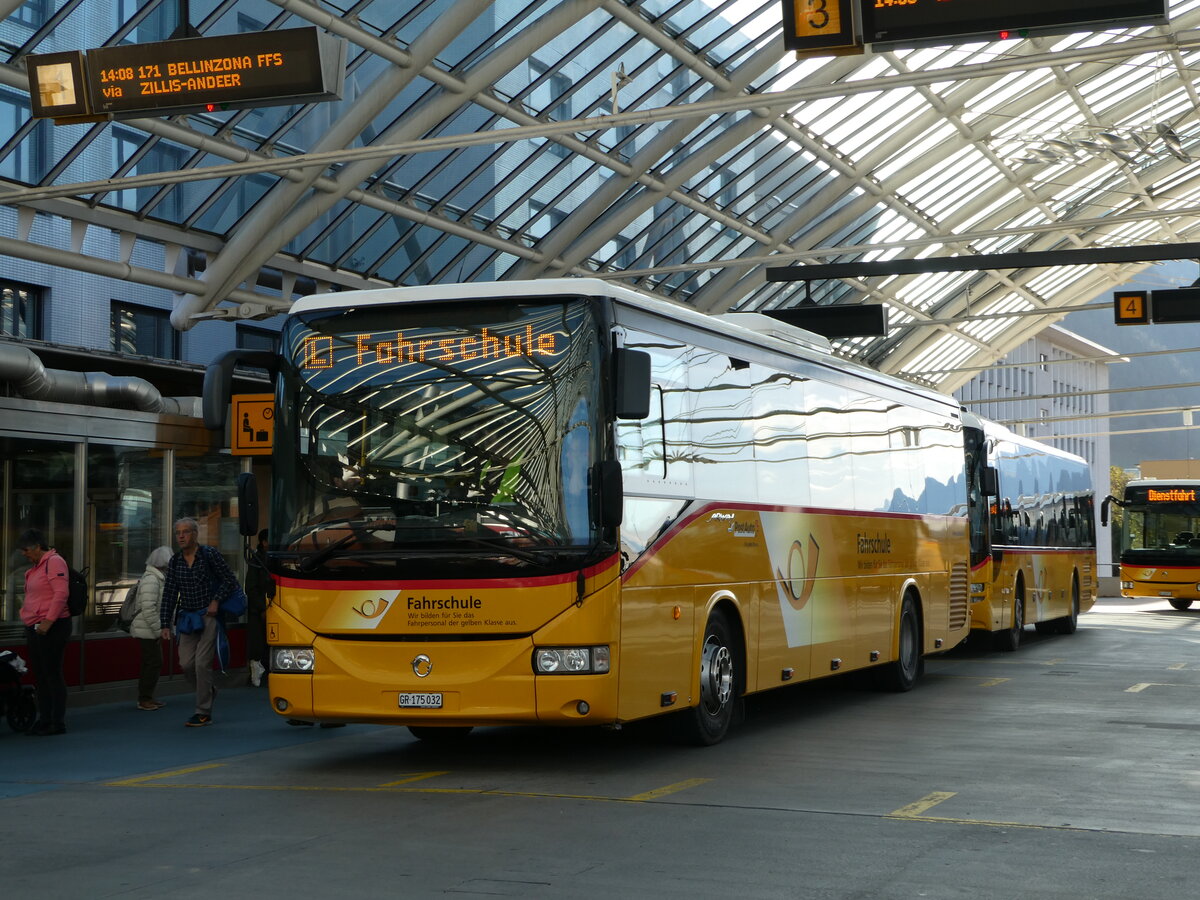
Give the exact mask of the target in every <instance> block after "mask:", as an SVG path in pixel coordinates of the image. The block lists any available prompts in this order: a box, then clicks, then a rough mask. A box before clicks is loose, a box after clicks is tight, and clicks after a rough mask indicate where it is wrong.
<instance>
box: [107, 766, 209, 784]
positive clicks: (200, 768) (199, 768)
mask: <svg viewBox="0 0 1200 900" xmlns="http://www.w3.org/2000/svg"><path fill="white" fill-rule="evenodd" d="M223 765H224V763H209V764H208V765H205V766H191V767H190V768H187V769H174V770H173V771H170V772H159V773H157V774H155V775H138V776H137V777H136V778H122V779H121V780H120V781H110V782H108V783H109V784H112V785H131V784H145V783H146V782H148V781H157V780H158V779H160V778H174V777H175V776H177V775H191V774H192V773H193V772H203V771H204V770H205V769H219V768H221V766H223Z"/></svg>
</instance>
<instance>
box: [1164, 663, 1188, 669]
mask: <svg viewBox="0 0 1200 900" xmlns="http://www.w3.org/2000/svg"><path fill="white" fill-rule="evenodd" d="M1167 668H1168V669H1175V670H1179V669H1186V668H1187V663H1172V664H1171V665H1169V666H1167Z"/></svg>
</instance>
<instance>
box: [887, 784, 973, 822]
mask: <svg viewBox="0 0 1200 900" xmlns="http://www.w3.org/2000/svg"><path fill="white" fill-rule="evenodd" d="M956 793H958V792H957V791H934V792H933V793H932V794H926V795H925V796H924V797H922V798H921V799H920V800H918V801H917V802H916V803H910V804H908V806H902V807H900V808H899V809H897V810H893V811H892V812H890V813H888V814H887V817H888V818H889V819H890V818H896V819H912V818H915V817H917V816H920V815H921V813H923V812H925V810H927V809H932V808H933V807H935V806H937V805H938V804H939V803H943V802H945V801H946V800H949V799H950V798H951V797H953V796H954V795H955V794H956Z"/></svg>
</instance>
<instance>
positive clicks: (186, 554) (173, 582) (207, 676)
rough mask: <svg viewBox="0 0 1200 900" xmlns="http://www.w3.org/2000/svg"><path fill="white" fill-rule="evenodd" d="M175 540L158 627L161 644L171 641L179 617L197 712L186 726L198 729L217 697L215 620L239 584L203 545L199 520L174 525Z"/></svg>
mask: <svg viewBox="0 0 1200 900" xmlns="http://www.w3.org/2000/svg"><path fill="white" fill-rule="evenodd" d="M175 541H176V543H178V544H179V552H177V553H176V554H175V555H174V556H172V557H171V561H170V562H169V563H167V577H166V579H165V581H164V582H163V593H162V606H161V607H160V612H159V624H160V625H161V627H162V638H163V640H170V637H171V628H172V626H173V625H175V624H176V619H177V618H178V619H179V626H178V628H177V632H178V635H177V637H178V642H179V667H180V668H181V669H182V670H183V674H184V675H185V676H186V677H187V680H188V683H189V684H191V685H192V686H193V687H195V689H196V711H195V713H194V714H193V715H192V717H191V718H190V719H188V720H187V722H186V723H184V724H186V725H188V726H191V727H193V728H195V727H199V726H203V725H211V724H212V707H213V699H214V698H215V697H216V695H217V690H216V687H215V685H214V684H213V657H214V655H215V654H216V649H217V629H218V623H217V616H218V615H220V606H221V601H222V600H224V599H225V598H226V597H228V596H229V594H230V593H231V592H233V591H234V590H235V589H237V588H238V583H237V578H235V577H234V574H233V571H232V570H231V569H230V568H229V563H227V562H225V557H223V556H222V555H221V553H220V551H218V550H217V549H216V548H215V547H207V546H202V545H201V544H200V523H199V522H197V521H196V520H195V519H191V518H184V519H180V520H179V521H177V522H176V523H175ZM185 620H186V621H188V622H193V621H194V622H195V623H196V625H195V627H194V628H192V627H187V629H186V630H185V626H184V624H183V623H184V621H185Z"/></svg>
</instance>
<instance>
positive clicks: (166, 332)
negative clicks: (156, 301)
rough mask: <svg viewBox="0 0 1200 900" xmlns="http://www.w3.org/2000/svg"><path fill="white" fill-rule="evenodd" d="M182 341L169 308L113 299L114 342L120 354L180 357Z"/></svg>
mask: <svg viewBox="0 0 1200 900" xmlns="http://www.w3.org/2000/svg"><path fill="white" fill-rule="evenodd" d="M180 344H181V341H180V339H179V332H178V331H176V330H175V329H174V328H172V327H171V314H170V313H169V312H167V311H166V310H162V309H152V308H151V307H148V306H134V305H133V304H130V303H122V302H121V301H119V300H114V301H113V305H112V337H111V345H112V349H113V350H115V351H116V352H117V353H127V354H130V355H135V356H153V357H155V358H157V359H176V360H177V359H179V358H180V352H179V351H180Z"/></svg>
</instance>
